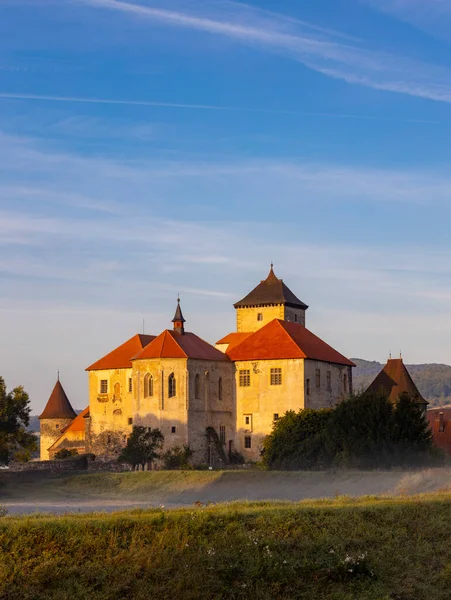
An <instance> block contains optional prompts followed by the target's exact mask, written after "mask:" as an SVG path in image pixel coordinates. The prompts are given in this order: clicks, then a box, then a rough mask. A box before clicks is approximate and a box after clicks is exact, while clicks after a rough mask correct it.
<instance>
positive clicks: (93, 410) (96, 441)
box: [87, 369, 134, 454]
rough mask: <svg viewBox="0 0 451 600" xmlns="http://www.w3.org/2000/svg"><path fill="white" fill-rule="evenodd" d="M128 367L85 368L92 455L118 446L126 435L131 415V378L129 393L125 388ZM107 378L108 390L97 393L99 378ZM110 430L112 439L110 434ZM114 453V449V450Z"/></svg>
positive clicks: (128, 431)
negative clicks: (87, 380)
mask: <svg viewBox="0 0 451 600" xmlns="http://www.w3.org/2000/svg"><path fill="white" fill-rule="evenodd" d="M130 378H132V369H108V370H102V371H89V411H90V419H89V427H90V431H89V443H88V445H87V447H88V450H89V451H90V452H93V453H94V454H104V453H109V452H110V451H111V447H112V446H114V447H116V446H117V445H119V446H121V445H123V443H124V439H125V438H126V437H127V436H128V435H129V434H130V432H131V430H132V424H131V423H130V422H129V420H130V419H132V417H133V395H134V390H133V379H132V392H130V391H129V379H130ZM103 379H105V380H107V381H108V391H107V393H106V394H103V393H101V389H100V382H101V380H103ZM113 433H114V436H113V437H114V440H112V435H113ZM116 453H117V452H116Z"/></svg>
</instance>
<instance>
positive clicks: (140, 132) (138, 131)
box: [0, 92, 439, 137]
mask: <svg viewBox="0 0 451 600" xmlns="http://www.w3.org/2000/svg"><path fill="white" fill-rule="evenodd" d="M0 99H4V100H35V101H38V102H56V103H59V102H63V103H74V104H113V105H114V104H117V105H121V106H122V105H123V106H144V107H146V106H147V107H149V108H168V109H174V108H175V109H182V110H207V111H220V112H221V111H222V112H249V113H261V114H280V115H292V116H303V117H318V118H332V119H356V120H368V121H397V122H400V121H402V122H406V123H419V124H421V123H425V124H427V123H429V124H433V123H438V122H439V121H437V120H433V119H400V118H399V117H396V118H391V117H381V116H378V115H368V114H358V113H354V114H352V113H338V112H337V113H334V112H306V111H298V110H289V109H284V108H280V109H266V108H257V107H253V108H249V107H244V106H221V105H219V104H218V105H212V104H210V105H208V104H186V103H180V102H159V101H147V100H127V99H123V100H121V99H110V98H86V97H77V96H43V95H39V94H15V93H9V92H0ZM81 121H82V119H81V118H80V117H73V118H72V119H71V123H72V125H74V124H75V123H76V122H78V123H79V124H80V122H81ZM97 123H98V121H97ZM67 126H68V128H69V126H70V123H69V121H68V122H67ZM149 127H150V126H148V127H147V128H145V127H144V125H141V126H138V125H136V126H135V128H134V130H132V131H131V130H130V129H129V128H128V129H127V130H122V133H124V132H125V133H127V134H128V135H129V134H130V133H132V134H133V133H134V134H135V135H136V136H137V137H148V136H149V135H151V133H152V132H151V131H150V129H149ZM73 129H74V128H73V127H72V130H73ZM116 131H117V129H116ZM85 133H86V134H87V135H88V136H89V132H87V131H85Z"/></svg>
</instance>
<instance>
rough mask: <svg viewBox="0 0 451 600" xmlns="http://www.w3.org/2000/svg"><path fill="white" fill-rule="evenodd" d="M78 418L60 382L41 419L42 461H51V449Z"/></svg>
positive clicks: (56, 385)
mask: <svg viewBox="0 0 451 600" xmlns="http://www.w3.org/2000/svg"><path fill="white" fill-rule="evenodd" d="M76 416H77V413H76V412H75V411H74V409H73V408H72V405H71V403H70V402H69V398H68V397H67V396H66V392H65V391H64V388H63V386H62V385H61V382H60V380H59V377H58V381H57V382H56V384H55V387H54V388H53V391H52V393H51V394H50V398H49V400H48V402H47V404H46V406H45V408H44V410H43V412H42V414H41V415H39V419H40V431H41V441H40V459H41V460H49V458H50V457H49V448H50V446H52V444H54V443H55V442H56V440H57V439H58V438H59V437H60V436H61V433H62V431H63V429H64V428H65V427H67V426H68V425H69V424H70V423H71V422H72V421H73V420H74V419H75V417H76Z"/></svg>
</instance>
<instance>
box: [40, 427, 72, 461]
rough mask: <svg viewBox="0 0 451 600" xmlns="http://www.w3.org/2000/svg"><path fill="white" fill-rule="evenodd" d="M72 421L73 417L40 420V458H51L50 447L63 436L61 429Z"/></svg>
mask: <svg viewBox="0 0 451 600" xmlns="http://www.w3.org/2000/svg"><path fill="white" fill-rule="evenodd" d="M71 422H72V419H41V420H40V431H41V436H40V453H39V456H40V459H41V460H49V448H50V446H52V445H53V444H54V443H55V442H56V440H57V439H58V438H59V437H60V436H61V431H62V430H63V429H64V428H65V427H67V426H68V425H69V424H70V423H71Z"/></svg>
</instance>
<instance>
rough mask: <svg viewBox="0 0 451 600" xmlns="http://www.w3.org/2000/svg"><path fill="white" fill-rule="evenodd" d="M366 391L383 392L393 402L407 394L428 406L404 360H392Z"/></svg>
mask: <svg viewBox="0 0 451 600" xmlns="http://www.w3.org/2000/svg"><path fill="white" fill-rule="evenodd" d="M366 391H367V392H375V393H378V392H383V393H384V394H385V395H386V396H387V397H388V399H389V400H390V401H391V402H397V400H398V398H399V396H400V395H401V394H404V393H406V394H409V396H410V397H411V398H414V399H415V400H416V401H417V402H418V403H419V404H428V402H427V401H426V400H425V399H424V398H423V397H422V395H421V394H420V392H419V391H418V388H417V386H416V385H415V383H414V381H413V379H412V377H411V376H410V373H409V371H408V370H407V368H406V366H405V364H404V362H403V360H402V358H390V359H389V360H388V361H387V364H386V365H385V367H384V368H383V369H382V371H381V372H380V373H379V375H378V376H377V377H376V379H375V380H374V381H373V383H372V384H371V385H370V386H369V387H368V389H367V390H366Z"/></svg>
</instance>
